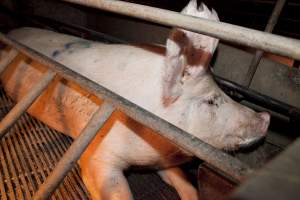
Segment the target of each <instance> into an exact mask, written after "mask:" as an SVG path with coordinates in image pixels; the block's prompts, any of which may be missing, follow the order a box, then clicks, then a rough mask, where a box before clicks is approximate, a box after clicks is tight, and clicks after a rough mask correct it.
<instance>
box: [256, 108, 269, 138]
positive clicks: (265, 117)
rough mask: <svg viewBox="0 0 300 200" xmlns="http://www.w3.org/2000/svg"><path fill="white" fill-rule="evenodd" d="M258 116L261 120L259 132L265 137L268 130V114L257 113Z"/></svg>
mask: <svg viewBox="0 0 300 200" xmlns="http://www.w3.org/2000/svg"><path fill="white" fill-rule="evenodd" d="M258 115H259V118H260V119H261V123H260V127H259V129H260V132H261V134H262V135H263V136H265V135H266V133H267V130H268V127H269V124H270V118H271V116H270V114H269V113H267V112H261V113H258Z"/></svg>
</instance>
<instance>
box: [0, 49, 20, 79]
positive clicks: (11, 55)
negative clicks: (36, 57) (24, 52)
mask: <svg viewBox="0 0 300 200" xmlns="http://www.w3.org/2000/svg"><path fill="white" fill-rule="evenodd" d="M2 52H4V51H2ZM18 54H19V52H18V51H16V50H15V49H11V50H10V51H9V52H8V53H7V54H6V55H1V57H5V59H3V60H1V61H0V74H1V73H2V72H3V71H4V69H5V68H6V67H7V66H8V65H9V64H10V63H11V62H12V61H13V60H14V59H15V58H16V57H17V55H18Z"/></svg>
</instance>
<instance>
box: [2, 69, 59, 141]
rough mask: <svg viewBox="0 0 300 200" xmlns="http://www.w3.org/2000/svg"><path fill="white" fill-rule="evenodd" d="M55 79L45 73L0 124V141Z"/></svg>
mask: <svg viewBox="0 0 300 200" xmlns="http://www.w3.org/2000/svg"><path fill="white" fill-rule="evenodd" d="M54 77H55V73H54V72H52V71H47V72H46V74H45V75H44V76H43V77H42V78H41V80H40V81H39V82H38V83H37V84H36V85H34V86H33V88H31V90H30V91H29V92H28V94H26V95H25V96H24V97H23V98H22V99H21V100H20V101H19V102H18V103H17V104H16V105H15V106H14V107H13V108H12V109H11V111H10V112H9V113H8V114H7V115H6V116H5V117H4V118H3V119H2V121H1V122H0V139H1V138H3V137H4V136H5V134H6V133H7V132H8V129H9V128H10V127H11V126H12V125H13V124H14V123H15V122H16V121H17V120H18V119H19V117H20V116H21V115H22V114H23V113H24V112H25V111H26V110H27V109H28V108H29V107H30V106H31V104H32V103H33V102H34V101H35V100H36V98H38V97H39V96H40V95H41V94H42V92H43V91H44V90H45V88H46V87H47V86H48V85H49V83H50V82H51V81H52V80H53V78H54Z"/></svg>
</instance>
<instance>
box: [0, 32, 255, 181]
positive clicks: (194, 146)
mask: <svg viewBox="0 0 300 200" xmlns="http://www.w3.org/2000/svg"><path fill="white" fill-rule="evenodd" d="M0 41H3V42H4V43H6V44H8V45H11V46H13V47H14V48H16V49H17V50H18V51H20V52H22V53H23V54H25V55H27V56H28V57H30V58H32V59H34V60H36V61H38V62H40V63H41V64H44V65H46V66H48V67H49V68H50V69H52V70H54V71H55V72H56V73H58V74H59V75H60V76H62V77H64V78H66V79H68V80H70V81H74V82H75V83H77V84H79V85H80V86H81V87H83V88H85V89H86V90H87V91H89V92H91V93H92V94H94V95H96V96H98V97H99V98H101V99H105V100H109V101H110V102H111V103H112V104H113V105H114V106H115V107H116V108H118V109H119V110H121V111H122V112H124V113H126V114H127V115H128V116H129V117H131V118H132V119H134V120H136V121H138V122H140V123H142V124H144V125H146V126H148V127H150V128H152V129H154V130H155V131H157V133H158V134H160V135H161V136H163V137H165V138H167V139H169V140H170V141H171V142H172V143H174V144H176V145H178V146H179V147H181V148H183V149H185V150H186V151H188V152H190V153H192V154H193V155H195V156H197V157H198V158H200V159H202V160H204V161H206V162H208V163H209V164H211V165H212V166H215V167H216V168H218V169H220V170H221V171H222V172H223V173H224V174H226V175H227V177H228V178H231V179H232V180H234V181H235V182H240V181H242V180H244V178H245V177H246V175H248V174H249V173H250V172H251V170H250V168H249V167H248V166H247V165H245V164H244V163H242V162H241V161H239V160H238V159H236V158H234V157H232V156H230V155H228V154H226V153H224V152H223V151H221V150H218V149H216V148H214V147H212V146H210V145H209V144H207V143H205V142H203V141H202V140H200V139H198V138H196V137H195V136H193V135H190V134H189V133H187V132H185V131H183V130H181V129H179V128H177V127H175V126H173V125H171V124H170V123H168V122H166V121H165V120H163V119H160V118H158V117H157V116H155V115H154V114H152V113H150V112H148V111H146V110H144V109H142V108H140V107H138V106H137V105H135V104H133V103H131V102H129V101H127V100H126V99H124V98H123V97H121V96H119V95H117V94H115V93H113V92H111V91H110V90H108V89H106V88H104V87H103V86H101V85H99V84H97V83H95V82H93V81H91V80H89V79H87V78H85V77H84V76H82V75H80V74H78V73H76V72H74V71H72V70H70V69H68V68H67V67H65V66H63V65H62V64H60V63H58V62H56V61H53V60H51V59H50V58H48V57H46V56H44V55H42V54H40V53H38V52H36V51H34V50H33V49H30V48H28V47H26V46H24V45H22V44H20V43H18V42H16V41H14V40H12V39H9V38H7V37H6V36H5V35H3V34H0Z"/></svg>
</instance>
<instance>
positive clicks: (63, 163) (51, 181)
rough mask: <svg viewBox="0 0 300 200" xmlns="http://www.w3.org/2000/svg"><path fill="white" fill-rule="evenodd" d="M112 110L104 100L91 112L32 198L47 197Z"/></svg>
mask: <svg viewBox="0 0 300 200" xmlns="http://www.w3.org/2000/svg"><path fill="white" fill-rule="evenodd" d="M113 111H114V107H113V106H112V105H110V104H108V103H106V102H104V103H103V105H101V107H100V108H99V109H98V110H97V111H96V112H95V113H94V114H93V117H92V118H91V119H90V121H89V123H88V124H87V125H86V127H85V128H84V129H83V131H82V132H81V134H80V135H79V137H78V138H77V139H76V140H75V141H74V142H73V143H72V145H71V146H70V148H69V149H68V150H67V152H66V153H65V154H64V156H63V158H62V159H61V160H60V161H59V162H58V164H57V165H56V167H55V169H54V171H53V172H52V173H51V174H50V175H49V177H48V178H47V179H46V181H45V182H44V183H43V184H42V185H41V187H40V189H39V190H38V191H37V192H36V193H35V195H34V196H33V199H34V200H42V199H43V200H44V199H48V198H49V197H50V195H51V194H52V193H53V191H54V190H55V189H56V188H57V186H58V185H59V184H60V183H61V181H62V180H63V178H64V177H65V176H66V175H67V173H68V172H69V171H70V170H71V169H72V167H73V166H74V165H75V162H76V161H77V160H78V159H79V157H80V156H81V154H82V153H83V152H84V150H85V149H86V148H87V146H88V145H89V144H90V143H91V141H92V140H93V138H94V137H95V136H96V134H97V132H98V131H99V129H100V128H101V127H102V125H103V124H104V123H105V122H106V121H107V120H108V118H109V117H110V116H111V114H112V112H113Z"/></svg>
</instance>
